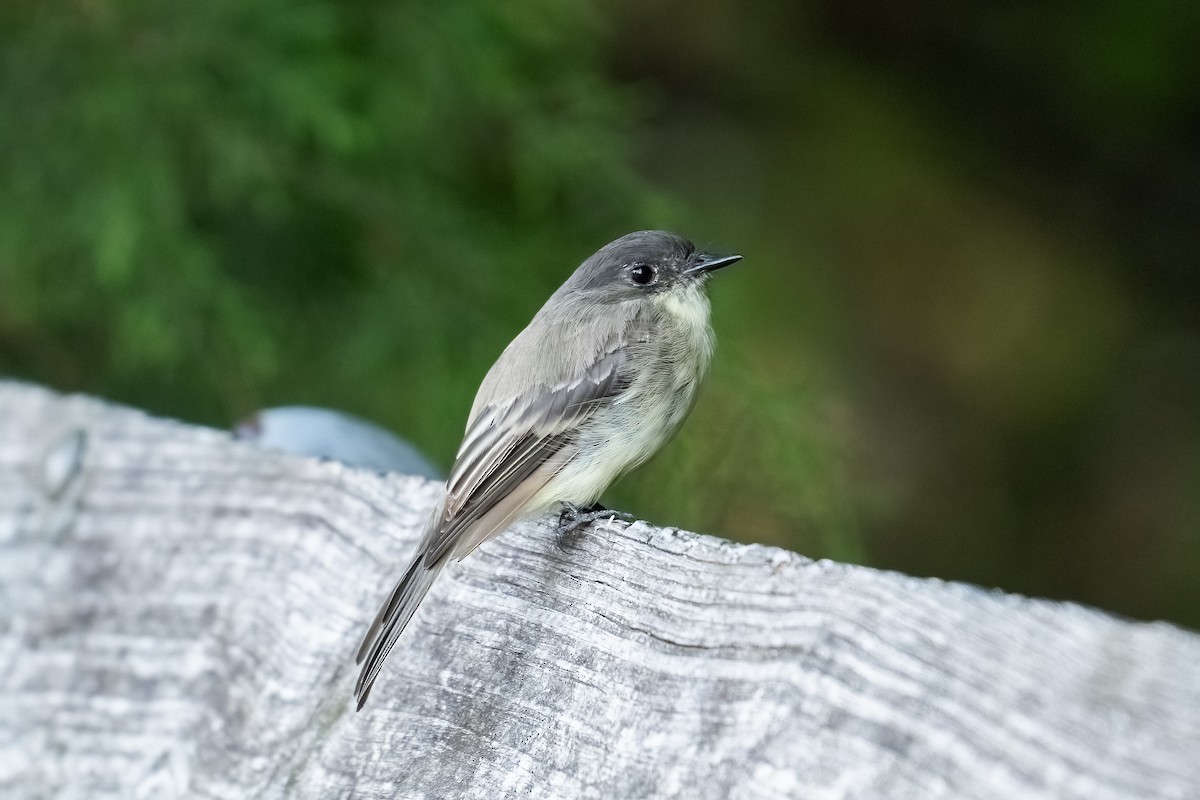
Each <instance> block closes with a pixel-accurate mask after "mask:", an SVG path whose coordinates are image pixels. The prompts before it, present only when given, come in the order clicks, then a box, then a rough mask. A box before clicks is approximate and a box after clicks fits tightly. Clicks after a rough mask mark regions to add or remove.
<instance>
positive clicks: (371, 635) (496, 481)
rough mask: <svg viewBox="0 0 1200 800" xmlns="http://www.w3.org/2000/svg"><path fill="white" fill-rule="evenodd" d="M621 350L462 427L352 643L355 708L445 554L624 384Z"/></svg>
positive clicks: (519, 500) (554, 460)
mask: <svg viewBox="0 0 1200 800" xmlns="http://www.w3.org/2000/svg"><path fill="white" fill-rule="evenodd" d="M628 358H629V351H628V348H627V346H626V344H625V342H624V341H623V340H618V341H615V342H614V343H613V344H612V346H611V347H610V348H607V349H606V350H605V352H603V353H602V354H601V355H600V357H599V358H598V359H597V360H596V361H595V363H593V364H592V365H590V366H589V367H588V368H587V369H586V370H585V371H584V372H583V374H582V375H579V376H578V377H577V378H576V379H575V380H572V381H569V382H565V383H562V384H558V385H554V386H545V385H542V386H537V387H535V388H534V389H533V390H532V391H530V392H528V393H525V394H522V395H519V396H517V397H514V398H512V399H511V400H509V401H507V402H504V403H499V404H494V405H490V406H486V407H484V408H483V409H482V410H481V411H480V412H479V413H477V414H476V415H475V417H474V419H473V420H472V422H471V424H470V426H469V427H468V429H467V433H466V436H465V437H464V438H463V443H462V446H461V447H460V448H459V451H458V456H457V458H456V459H455V463H454V466H453V467H452V468H451V471H450V478H449V479H448V480H447V481H446V495H445V498H444V499H443V500H442V502H441V504H439V507H438V510H437V512H435V516H434V518H433V519H431V520H430V522H429V525H428V527H427V528H426V532H425V536H424V537H423V539H422V541H421V544H420V546H419V548H418V550H417V554H416V556H415V557H414V558H413V561H412V563H411V564H410V565H409V567H408V569H407V570H406V571H405V574H404V577H402V578H401V579H400V581H399V582H398V583H397V584H396V587H395V588H394V589H393V590H392V592H391V594H390V595H389V596H388V599H387V601H386V602H385V603H384V604H383V606H382V607H381V608H380V609H379V613H378V614H377V615H376V616H375V620H374V621H373V622H372V623H371V627H370V628H369V629H368V630H367V634H366V636H365V637H364V638H363V642H362V645H361V646H360V647H359V650H358V656H357V658H356V662H357V663H360V664H362V668H361V671H360V672H359V677H358V682H357V685H356V686H355V695H356V697H357V698H358V707H359V708H360V709H361V708H362V706H363V704H364V703H365V702H366V700H367V695H368V694H369V693H370V691H371V686H372V685H373V684H374V682H375V678H376V676H377V675H378V674H379V670H380V669H381V668H382V666H383V662H384V659H386V658H387V656H388V653H390V652H391V650H392V647H393V646H394V645H395V643H396V639H397V637H399V635H400V633H401V631H403V630H404V626H405V625H407V624H408V621H409V620H410V619H411V618H412V615H413V613H414V612H415V611H416V609H417V605H418V604H419V603H420V602H421V599H422V598H423V597H424V596H425V593H426V592H427V591H428V590H429V587H430V586H431V585H432V583H433V579H434V578H435V577H436V576H437V573H438V572H439V571H440V570H441V568H442V566H443V565H444V564H445V563H446V561H447V559H448V558H449V557H451V556H458V557H462V556H463V555H466V554H467V553H469V552H470V551H471V550H473V549H474V548H475V547H477V546H478V545H480V544H481V543H483V542H484V541H486V540H487V539H488V538H489V537H491V536H492V535H494V534H496V533H498V532H500V531H502V530H504V528H506V527H507V526H508V525H509V524H510V523H511V522H512V521H513V520H514V519H515V518H516V517H517V516H519V514H520V512H521V510H522V509H523V507H524V505H525V504H526V503H527V502H528V501H529V499H530V498H532V497H533V496H534V495H535V494H536V493H537V492H538V491H539V490H540V489H541V488H542V487H543V486H544V485H545V484H546V483H547V482H548V481H549V479H550V478H552V477H553V475H554V473H555V472H557V470H558V469H561V466H562V465H563V464H565V463H567V462H569V461H570V459H571V458H573V457H574V455H575V451H574V445H575V442H576V439H577V436H576V428H577V426H578V425H579V424H580V423H582V422H583V421H584V420H586V419H587V417H589V416H590V415H592V414H593V413H595V411H596V409H598V408H600V407H602V406H604V405H605V404H606V403H610V402H612V400H613V398H614V397H616V396H617V395H619V394H620V393H621V392H623V391H625V389H627V388H628V387H629V385H630V378H629V374H628V370H627V369H626V365H627V361H628Z"/></svg>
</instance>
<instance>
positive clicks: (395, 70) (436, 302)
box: [0, 0, 1200, 627]
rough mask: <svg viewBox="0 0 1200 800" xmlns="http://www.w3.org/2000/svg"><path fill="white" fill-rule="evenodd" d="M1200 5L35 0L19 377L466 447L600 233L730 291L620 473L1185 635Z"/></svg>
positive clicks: (223, 418) (16, 290)
mask: <svg viewBox="0 0 1200 800" xmlns="http://www.w3.org/2000/svg"><path fill="white" fill-rule="evenodd" d="M1198 53H1200V4H1197V3H1195V2H1194V0H1186V1H1184V0H1180V1H1179V2H1176V1H1175V0H1148V1H1147V2H1139V3H1134V2H1115V1H1113V0H1089V2H1086V3H1085V2H1051V3H1046V2H1023V3H1022V2H1018V3H1008V4H1004V5H1003V7H1000V6H999V5H997V4H990V3H982V2H957V3H945V2H936V0H914V2H910V3H905V4H891V5H888V4H876V3H865V2H855V1H854V0H851V1H850V2H810V3H782V2H779V3H773V4H747V3H742V2H732V0H719V1H716V2H707V3H696V2H687V3H684V2H663V3H656V4H646V3H635V2H632V1H631V0H607V1H606V2H600V3H596V4H584V3H576V2H562V1H561V0H508V1H507V2H505V3H468V2H455V1H451V2H445V3H438V4H418V3H402V2H395V1H394V0H392V1H391V2H379V1H376V0H309V1H308V2H299V1H297V0H254V2H246V0H207V2H204V3H163V2H161V0H154V1H153V2H151V0H124V1H123V2H115V0H80V1H79V2H73V3H45V2H42V1H41V0H8V2H6V3H4V4H3V8H2V9H0V64H2V73H0V373H4V374H8V375H10V376H17V377H21V378H25V379H29V380H34V381H37V382H40V383H43V384H47V385H49V386H52V387H55V388H59V389H63V390H78V391H86V392H89V393H93V394H98V395H102V396H104V397H108V398H111V399H114V400H118V401H121V402H125V403H129V404H132V405H135V406H138V407H141V408H146V409H149V410H151V411H153V412H155V413H159V414H166V415H171V416H175V417H180V418H183V419H187V420H193V421H196V422H202V423H206V424H211V425H218V426H225V425H228V424H229V423H230V422H231V421H233V420H235V419H237V418H240V417H242V416H244V415H245V414H247V413H248V412H250V411H252V410H254V409H256V408H259V407H264V406H270V405H279V404H290V403H311V404H319V405H327V406H332V407H336V408H341V409H345V410H348V411H351V412H354V413H358V414H361V415H364V416H367V417H369V418H371V419H374V420H376V421H379V422H381V423H383V424H385V425H387V426H389V427H391V428H392V429H394V430H396V431H398V432H400V433H401V434H402V435H404V436H406V437H407V438H409V439H411V440H412V441H413V442H415V443H416V444H417V445H419V446H420V447H421V448H423V449H424V450H425V451H426V452H427V453H429V454H430V455H431V457H432V458H434V460H435V461H438V462H439V463H441V464H442V465H443V466H445V465H446V464H447V463H448V461H449V459H450V457H451V455H452V452H453V450H454V449H455V446H456V445H457V442H458V438H459V436H460V435H461V432H462V427H463V424H464V422H465V416H466V412H467V409H468V408H469V406H470V402H471V399H472V396H473V393H474V390H475V388H476V386H477V385H478V382H479V380H480V378H481V377H482V375H483V373H484V372H485V371H486V369H487V367H488V366H489V365H490V363H491V362H492V360H493V359H494V358H495V357H496V355H497V354H498V353H499V352H500V350H501V349H502V348H503V346H504V345H505V344H506V343H507V341H508V340H509V339H510V338H511V337H512V336H513V335H514V334H515V333H516V332H517V331H518V330H519V329H520V328H521V326H523V325H524V324H525V322H527V321H528V319H529V317H530V316H531V315H532V314H533V313H534V311H536V309H537V308H538V307H539V306H540V305H541V303H542V302H543V301H544V300H545V298H546V297H547V296H548V295H549V293H550V292H551V291H552V290H553V289H554V288H555V287H556V286H557V285H558V284H559V283H560V282H561V281H562V280H563V279H564V278H565V277H566V276H567V275H568V274H569V272H570V271H571V270H572V269H573V268H574V267H575V266H576V265H577V264H578V262H579V261H580V260H582V259H583V258H584V257H585V256H587V255H588V254H589V253H590V252H591V251H593V250H594V249H596V248H597V247H598V246H599V245H601V244H603V243H604V242H606V241H608V240H609V239H612V238H614V237H616V236H618V235H620V234H622V233H624V232H626V231H629V230H634V229H639V228H649V227H664V228H669V229H672V230H677V231H678V232H680V233H683V234H685V235H687V236H689V237H691V238H693V239H694V240H696V241H697V242H698V243H699V244H701V245H702V246H708V247H713V248H716V249H727V250H736V251H738V252H741V253H743V254H744V255H745V256H746V261H745V263H744V264H743V265H740V266H739V267H737V268H736V269H733V270H730V271H729V272H726V273H723V274H722V275H721V276H720V280H717V281H714V283H713V285H712V295H713V301H714V324H715V327H716V330H717V334H718V339H719V346H718V351H717V357H716V360H715V363H714V369H713V374H712V376H711V379H710V380H709V382H708V384H707V386H706V388H705V391H704V393H703V395H702V397H701V400H700V402H699V404H698V406H697V408H696V411H695V413H694V415H693V417H692V419H691V420H690V422H689V423H688V425H686V426H685V427H684V430H683V432H682V433H681V435H680V436H679V437H678V439H677V440H676V441H675V442H674V443H673V444H672V445H670V446H669V447H667V448H666V449H665V450H664V451H663V452H662V454H661V455H660V456H659V457H658V458H656V459H655V461H653V462H652V463H651V464H650V465H649V466H647V467H646V468H644V469H642V470H640V471H639V472H637V473H635V474H634V475H631V476H630V477H628V478H627V479H626V480H625V481H623V482H622V483H621V484H620V485H619V486H617V487H616V488H614V489H613V491H612V492H611V493H610V496H609V497H608V498H607V500H608V503H609V504H610V505H614V506H618V507H620V508H624V509H628V510H630V511H632V512H634V513H636V514H638V515H640V516H642V517H645V518H648V519H650V520H653V521H655V522H658V523H663V524H674V525H681V526H685V527H690V528H693V529H696V530H702V531H706V532H711V533H715V534H720V535H724V536H729V537H734V538H745V539H749V540H756V541H764V542H769V543H772V544H778V545H782V546H785V547H789V548H792V549H795V550H799V551H800V552H802V553H805V554H808V555H811V556H828V557H832V558H838V559H843V560H853V561H860V562H863V563H868V564H873V565H878V566H882V567H888V568H895V569H900V570H904V571H907V572H911V573H915V574H922V575H936V576H940V577H943V578H948V579H962V580H969V581H973V582H977V583H980V584H983V585H987V586H999V587H1002V588H1004V589H1007V590H1010V591H1018V592H1024V593H1029V594H1035V595H1041V596H1049V597H1059V598H1069V599H1073V600H1078V601H1083V602H1086V603H1091V604H1096V605H1099V606H1102V607H1104V608H1107V609H1111V610H1114V611H1118V612H1121V613H1124V614H1129V615H1132V616H1135V617H1143V618H1160V617H1161V618H1167V619H1171V620H1174V621H1177V622H1180V623H1182V624H1185V625H1189V626H1192V627H1200V590H1198V589H1197V586H1198V585H1200V286H1198V283H1200V274H1198V272H1197V264H1198V262H1200V55H1198Z"/></svg>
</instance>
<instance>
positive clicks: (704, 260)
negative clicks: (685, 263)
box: [683, 253, 742, 275]
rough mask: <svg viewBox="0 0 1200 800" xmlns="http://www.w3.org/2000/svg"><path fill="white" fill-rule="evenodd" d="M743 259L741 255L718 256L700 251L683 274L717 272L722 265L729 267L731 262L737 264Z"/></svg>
mask: <svg viewBox="0 0 1200 800" xmlns="http://www.w3.org/2000/svg"><path fill="white" fill-rule="evenodd" d="M741 260H742V257H741V256H717V255H712V254H711V253H699V254H698V255H697V256H696V261H695V263H694V264H692V266H690V267H688V268H687V269H685V270H684V271H683V274H684V275H699V274H700V273H702V272H716V271H717V270H719V269H721V268H722V267H728V266H729V265H730V264H736V263H737V262H739V261H741Z"/></svg>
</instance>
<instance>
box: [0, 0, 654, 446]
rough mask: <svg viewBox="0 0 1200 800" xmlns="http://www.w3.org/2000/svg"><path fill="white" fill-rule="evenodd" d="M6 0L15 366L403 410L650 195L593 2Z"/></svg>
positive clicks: (208, 408)
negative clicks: (605, 60)
mask: <svg viewBox="0 0 1200 800" xmlns="http://www.w3.org/2000/svg"><path fill="white" fill-rule="evenodd" d="M0 15H2V16H3V21H2V22H0V52H3V58H4V71H3V83H2V84H0V152H3V153H4V154H5V162H6V163H5V168H4V169H3V170H0V345H2V352H3V353H4V358H5V360H6V361H7V362H8V363H6V364H5V363H0V367H6V368H7V369H9V370H12V371H16V372H18V373H24V374H30V375H36V376H39V377H40V378H41V379H43V380H50V381H51V382H55V383H58V384H59V385H64V386H68V387H88V388H90V389H91V390H93V391H96V390H99V391H104V392H106V393H108V394H109V395H110V396H115V397H118V398H121V399H125V400H128V401H131V402H134V403H137V404H139V405H146V404H147V403H149V405H151V406H154V407H156V408H157V409H158V410H162V411H167V412H170V413H175V414H180V415H184V416H189V417H194V418H201V419H205V420H209V421H224V419H225V418H227V417H228V416H229V415H231V414H235V413H238V412H243V411H246V410H249V409H250V408H251V407H253V406H257V405H259V404H261V403H264V402H269V401H272V400H284V399H291V400H299V399H310V400H324V401H327V402H330V403H331V404H335V405H341V406H351V407H357V408H358V410H363V411H367V412H369V413H370V412H373V413H375V414H376V415H377V416H382V417H384V418H391V419H393V420H395V419H396V418H397V415H400V417H401V418H402V417H403V411H404V409H405V407H406V406H407V410H408V411H409V412H412V411H414V410H415V409H416V408H418V406H419V405H427V406H430V407H437V406H438V405H439V402H438V401H439V400H441V399H445V398H447V397H450V396H454V397H456V398H457V397H458V396H459V394H458V393H457V392H458V391H459V390H461V389H462V388H464V385H465V384H467V383H470V382H471V381H473V380H476V379H477V377H478V374H479V365H480V364H483V363H485V362H486V361H487V359H488V358H490V357H492V356H494V355H495V350H496V349H497V338H496V334H497V333H498V332H499V331H501V330H506V331H507V330H511V328H512V325H513V324H514V323H516V322H517V321H518V320H520V319H522V318H523V317H524V316H525V315H526V312H527V311H528V310H529V305H530V304H532V303H535V302H537V300H538V299H540V297H541V296H543V295H544V294H545V292H544V289H545V288H546V287H549V286H551V285H553V284H554V283H555V282H557V281H558V280H559V279H560V277H561V275H562V274H563V272H564V271H565V270H567V269H569V266H570V264H572V263H573V262H574V261H577V260H578V259H579V258H580V257H582V255H584V254H585V253H584V252H583V251H585V250H586V249H587V248H588V247H589V246H590V245H591V244H593V243H596V242H599V241H601V240H603V239H605V238H606V237H607V236H609V235H610V234H612V233H613V232H618V231H620V230H622V229H624V228H627V227H629V226H630V225H631V224H633V220H635V219H638V218H639V217H640V216H641V213H642V212H643V211H644V210H645V207H646V201H645V200H644V199H639V198H644V197H646V196H647V193H646V192H645V191H644V190H643V187H641V186H639V184H638V182H637V181H636V179H635V178H634V177H633V175H632V173H631V172H630V171H629V169H628V168H627V166H626V164H627V161H628V159H627V158H626V149H627V135H626V132H627V130H628V129H629V127H630V124H631V122H632V121H633V119H634V114H635V111H636V109H635V106H634V103H633V101H632V98H631V97H630V96H628V95H626V94H624V93H622V92H621V91H619V90H616V89H614V88H613V87H612V86H611V85H610V84H609V83H607V82H606V81H605V80H604V78H603V77H602V75H601V73H600V71H599V68H598V63H597V62H598V52H599V51H598V44H599V42H600V38H599V36H598V34H599V30H598V27H599V26H598V24H597V22H596V20H595V19H594V18H592V17H591V16H590V15H589V13H588V12H587V10H586V9H585V8H583V7H581V6H578V5H572V4H568V5H559V4H556V3H552V2H545V0H519V1H518V2H513V3H505V4H479V3H467V2H448V3H438V4H403V3H383V2H374V1H372V0H365V1H362V2H333V1H332V0H330V1H328V2H326V1H324V0H311V1H310V2H300V3H297V2H290V1H289V2H284V1H283V0H259V1H258V2H254V3H244V2H240V0H214V2H206V3H199V4H182V5H180V4H162V3H159V2H149V1H148V0H129V1H128V2H121V3H115V2H106V0H95V1H94V2H87V3H80V4H75V5H70V6H67V5H62V4H42V3H17V4H16V5H15V6H13V5H10V6H8V7H7V8H6V10H5V11H3V12H0ZM460 309H461V311H460ZM460 328H461V330H460ZM456 331H459V333H458V335H455V332H456ZM431 370H432V372H433V373H434V374H440V373H442V372H448V373H450V375H451V378H450V380H449V381H448V383H449V384H451V385H453V388H454V389H455V393H454V394H453V395H452V394H451V393H449V392H448V391H447V390H446V389H444V388H442V387H440V386H438V385H437V384H439V383H442V381H440V380H438V381H434V382H433V384H432V385H431V384H430V383H429V382H427V381H426V378H425V376H427V375H429V374H431ZM468 376H470V377H469V378H468ZM431 393H432V395H433V397H430V396H429V395H430V394H431ZM297 395H310V396H309V397H307V398H302V397H298V396H297ZM466 401H469V398H467V400H466ZM466 401H464V402H466ZM442 416H450V417H454V416H455V415H453V414H451V415H446V414H445V413H444V411H443V410H441V409H439V414H438V417H439V418H440V417H442ZM422 421H423V422H432V421H433V420H432V418H428V419H425V420H422ZM453 424H454V425H455V426H457V425H459V424H461V422H460V421H459V420H457V419H456V420H455V421H454V423H453ZM418 438H422V437H420V436H418Z"/></svg>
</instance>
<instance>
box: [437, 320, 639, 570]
mask: <svg viewBox="0 0 1200 800" xmlns="http://www.w3.org/2000/svg"><path fill="white" fill-rule="evenodd" d="M627 359H628V348H627V347H626V346H625V345H624V343H621V344H616V345H614V346H613V347H612V348H611V349H609V350H608V351H607V352H605V353H603V354H602V355H601V356H600V358H599V359H598V360H597V361H596V362H595V363H594V364H592V365H591V366H590V367H589V368H588V369H587V370H586V371H585V372H584V373H583V374H582V375H580V376H579V377H578V378H576V379H575V380H574V381H571V382H569V383H563V384H559V385H556V386H538V387H536V388H535V389H534V390H533V391H532V392H529V393H527V394H523V395H520V396H518V397H516V398H513V399H512V400H510V401H508V402H506V403H503V404H500V405H497V406H488V407H485V408H484V409H483V410H482V411H481V412H480V413H479V414H477V415H476V417H475V419H474V420H473V421H472V423H471V426H470V428H468V430H467V433H466V436H465V437H464V438H463V444H462V446H461V447H460V448H459V453H458V457H457V459H456V460H455V462H454V466H453V467H452V468H451V470H450V478H449V479H448V480H447V481H446V498H445V502H444V505H443V507H442V514H441V519H440V522H439V524H438V526H437V527H436V528H434V529H431V530H430V532H429V534H428V540H427V541H426V542H424V543H423V544H424V545H425V563H426V564H429V563H432V562H434V561H438V560H440V559H442V558H445V557H446V556H448V555H450V554H451V553H452V552H453V553H455V554H456V555H459V556H462V555H465V554H466V553H468V552H470V551H471V550H472V549H474V548H475V547H476V546H478V545H479V544H481V543H482V542H483V541H484V540H486V539H487V538H488V536H489V535H491V534H492V533H494V532H495V531H478V532H472V533H471V534H470V535H469V536H468V537H467V538H466V539H465V540H461V534H463V533H464V532H466V531H467V530H468V529H469V528H471V527H472V526H473V525H475V524H476V523H477V522H479V521H480V520H481V519H482V518H483V517H484V516H485V515H486V514H487V513H488V512H489V511H491V510H492V509H493V508H494V507H495V506H496V504H497V503H499V502H500V501H501V500H503V499H504V498H505V497H506V496H508V495H509V494H511V493H512V492H513V491H514V490H516V489H517V487H519V486H521V485H522V484H523V483H525V482H526V481H527V480H528V479H529V478H530V476H531V475H532V474H533V473H534V472H535V471H536V470H537V469H538V468H539V467H541V466H542V465H544V464H546V463H547V462H548V461H550V459H551V458H553V457H554V456H566V457H569V456H570V455H573V452H572V448H573V445H574V444H575V441H576V439H577V427H578V426H579V425H580V424H581V423H582V422H584V420H586V419H587V418H588V417H589V416H591V415H592V414H593V413H594V412H595V410H596V409H597V408H600V407H601V406H603V405H604V404H606V403H608V402H611V401H612V399H613V398H614V397H616V396H617V395H619V394H620V393H621V392H623V391H625V390H626V389H627V388H629V384H630V380H629V376H628V371H627V370H626V369H625V366H626V361H627Z"/></svg>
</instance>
